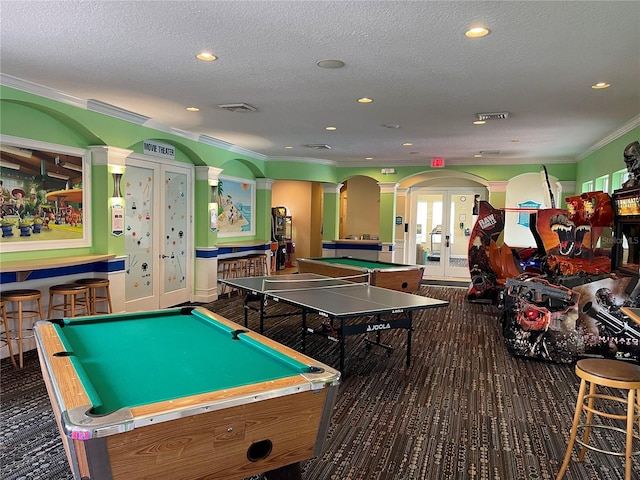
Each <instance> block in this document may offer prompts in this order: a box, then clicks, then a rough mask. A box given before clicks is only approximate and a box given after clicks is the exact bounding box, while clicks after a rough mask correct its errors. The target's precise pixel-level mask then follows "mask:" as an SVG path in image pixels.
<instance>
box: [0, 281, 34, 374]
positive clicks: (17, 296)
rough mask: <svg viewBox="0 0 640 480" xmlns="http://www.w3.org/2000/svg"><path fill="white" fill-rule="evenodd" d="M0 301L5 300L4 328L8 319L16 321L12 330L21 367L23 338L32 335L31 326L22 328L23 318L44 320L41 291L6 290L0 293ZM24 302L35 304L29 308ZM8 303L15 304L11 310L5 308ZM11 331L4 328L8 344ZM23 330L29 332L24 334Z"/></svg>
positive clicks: (10, 350) (22, 363) (10, 340)
mask: <svg viewBox="0 0 640 480" xmlns="http://www.w3.org/2000/svg"><path fill="white" fill-rule="evenodd" d="M0 301H3V302H6V303H5V308H4V309H3V310H4V315H5V316H6V317H7V324H6V325H5V329H6V328H7V326H8V321H9V320H14V321H16V322H17V325H14V326H15V330H14V331H15V332H16V334H17V337H16V340H17V342H18V363H19V365H20V368H22V367H23V366H24V362H23V354H24V345H23V340H24V339H25V338H31V337H33V328H24V320H25V319H29V318H32V319H40V320H44V315H43V314H42V293H41V292H40V290H35V289H20V290H7V291H5V292H2V293H1V294H0ZM26 302H35V306H32V307H31V308H28V307H27V308H25V303H26ZM10 303H13V304H15V305H14V306H13V309H12V310H7V309H6V305H7V304H10ZM32 324H33V321H32ZM11 332H12V330H5V333H6V335H7V342H8V343H9V344H11V342H12V338H11V336H12V335H11ZM25 332H30V333H28V334H27V335H25ZM9 352H10V353H11V352H12V349H11V347H10V349H9ZM12 357H13V354H12ZM14 362H15V360H14ZM14 365H15V363H14Z"/></svg>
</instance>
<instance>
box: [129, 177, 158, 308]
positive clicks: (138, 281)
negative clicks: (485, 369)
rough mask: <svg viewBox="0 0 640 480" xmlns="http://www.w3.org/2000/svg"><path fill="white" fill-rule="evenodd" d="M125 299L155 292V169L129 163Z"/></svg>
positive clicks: (148, 295) (139, 297)
mask: <svg viewBox="0 0 640 480" xmlns="http://www.w3.org/2000/svg"><path fill="white" fill-rule="evenodd" d="M125 180H126V181H125V251H126V252H127V261H126V277H125V285H126V293H125V299H126V301H131V300H138V299H141V298H146V297H150V296H152V295H153V278H154V272H153V235H152V233H153V223H154V222H153V221H154V219H153V215H152V213H153V210H152V208H153V202H154V198H153V170H152V169H150V168H142V167H134V166H127V172H126V174H125Z"/></svg>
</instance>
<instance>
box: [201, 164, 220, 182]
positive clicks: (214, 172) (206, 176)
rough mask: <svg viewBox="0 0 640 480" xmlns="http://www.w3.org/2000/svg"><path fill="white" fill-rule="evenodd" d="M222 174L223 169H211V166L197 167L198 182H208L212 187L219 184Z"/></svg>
mask: <svg viewBox="0 0 640 480" xmlns="http://www.w3.org/2000/svg"><path fill="white" fill-rule="evenodd" d="M221 173H222V169H221V168H216V167H209V166H197V167H196V180H207V181H210V182H211V184H212V185H217V184H218V177H219V176H220V174H221Z"/></svg>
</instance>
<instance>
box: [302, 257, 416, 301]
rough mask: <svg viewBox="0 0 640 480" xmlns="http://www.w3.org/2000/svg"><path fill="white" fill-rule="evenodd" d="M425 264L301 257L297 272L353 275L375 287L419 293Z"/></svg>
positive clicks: (339, 275)
mask: <svg viewBox="0 0 640 480" xmlns="http://www.w3.org/2000/svg"><path fill="white" fill-rule="evenodd" d="M423 270H424V266H423V265H403V264H400V263H388V262H380V261H376V260H365V259H362V258H353V257H322V258H299V259H298V272H300V273H316V274H318V275H325V276H327V277H341V278H343V277H350V276H353V277H354V279H353V281H356V282H369V284H370V285H374V286H376V287H382V288H389V289H391V290H398V291H400V292H406V293H416V292H417V291H418V289H419V288H420V281H421V280H422V272H423Z"/></svg>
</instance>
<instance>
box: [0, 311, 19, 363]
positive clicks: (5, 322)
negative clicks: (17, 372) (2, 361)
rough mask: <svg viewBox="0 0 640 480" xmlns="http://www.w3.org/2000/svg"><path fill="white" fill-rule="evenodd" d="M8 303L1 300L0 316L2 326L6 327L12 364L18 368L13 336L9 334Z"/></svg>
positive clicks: (5, 333)
mask: <svg viewBox="0 0 640 480" xmlns="http://www.w3.org/2000/svg"><path fill="white" fill-rule="evenodd" d="M6 307H7V302H6V301H4V300H0V314H1V315H2V325H3V327H4V332H3V335H4V337H5V339H6V341H7V347H9V356H10V357H11V363H13V367H14V368H18V364H17V363H16V359H15V357H14V356H13V345H12V344H13V341H12V340H11V334H10V333H9V332H10V330H9V320H8V319H7V308H6Z"/></svg>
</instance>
